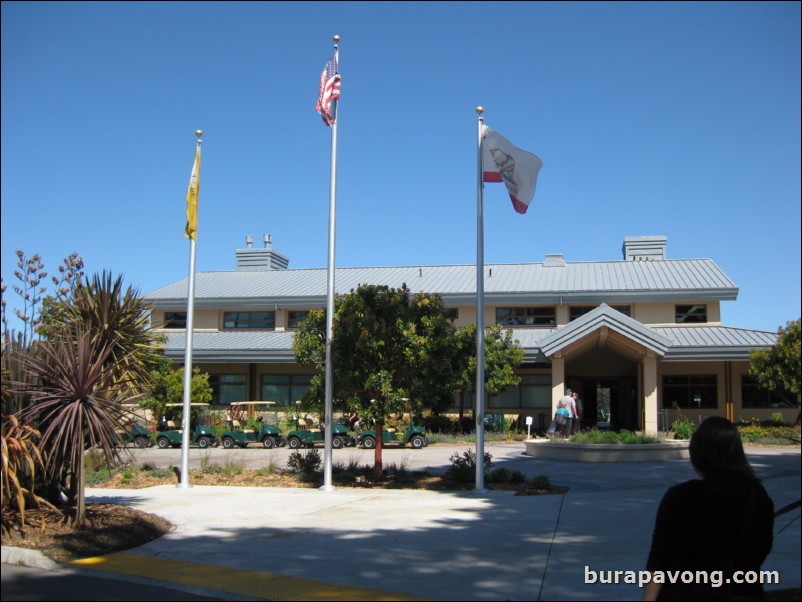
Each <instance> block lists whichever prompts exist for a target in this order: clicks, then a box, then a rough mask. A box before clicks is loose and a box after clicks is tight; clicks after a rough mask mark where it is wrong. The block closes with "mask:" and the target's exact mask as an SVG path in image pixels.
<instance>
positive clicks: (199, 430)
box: [156, 403, 219, 449]
mask: <svg viewBox="0 0 802 602" xmlns="http://www.w3.org/2000/svg"><path fill="white" fill-rule="evenodd" d="M189 405H190V406H191V407H192V408H198V410H199V411H198V420H199V422H200V418H201V417H202V415H203V409H204V408H208V407H209V404H208V403H191V404H189ZM167 407H168V408H183V407H184V404H183V403H168V404H167ZM160 428H161V429H162V430H159V431H157V432H156V445H158V446H159V448H160V449H167V448H168V447H181V443H182V441H183V437H184V431H183V430H181V427H180V426H178V425H177V424H176V423H175V421H173V420H167V421H165V422H164V423H163V424H162V426H161V427H160ZM189 443H190V445H193V444H194V445H197V446H198V447H200V448H203V449H205V448H207V447H212V446H214V447H217V445H219V441H218V440H217V437H216V436H215V434H214V431H213V430H212V427H211V426H209V425H208V424H204V425H202V424H197V425H195V429H194V430H192V431H190V433H189Z"/></svg>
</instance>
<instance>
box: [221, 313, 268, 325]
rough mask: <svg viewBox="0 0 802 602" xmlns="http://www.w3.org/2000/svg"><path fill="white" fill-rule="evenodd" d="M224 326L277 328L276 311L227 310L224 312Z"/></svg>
mask: <svg viewBox="0 0 802 602" xmlns="http://www.w3.org/2000/svg"><path fill="white" fill-rule="evenodd" d="M223 328H262V329H265V330H274V329H275V328H276V312H274V311H227V312H225V313H224V314H223Z"/></svg>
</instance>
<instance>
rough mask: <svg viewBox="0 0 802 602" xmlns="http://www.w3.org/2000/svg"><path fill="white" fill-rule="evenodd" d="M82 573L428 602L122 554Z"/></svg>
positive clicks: (86, 562)
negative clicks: (101, 572)
mask: <svg viewBox="0 0 802 602" xmlns="http://www.w3.org/2000/svg"><path fill="white" fill-rule="evenodd" d="M70 564H71V565H73V566H75V567H79V568H82V569H91V570H93V571H103V572H108V573H120V574H124V575H133V576H136V577H144V578H146V579H155V580H158V581H165V582H169V583H180V584H182V585H187V586H192V587H200V588H205V589H209V590H215V591H221V592H229V593H232V594H239V595H243V596H250V597H253V598H263V599H265V600H279V601H280V600H288V601H290V600H299V601H304V600H309V601H310V602H311V601H313V600H334V601H336V600H355V601H357V600H366V601H370V600H376V601H381V600H388V601H389V600H427V598H418V597H415V596H409V595H405V594H397V593H394V592H387V591H383V590H379V589H370V588H364V587H354V586H351V585H344V584H339V583H329V582H324V581H317V580H315V579H303V578H300V577H289V576H286V575H279V574H277V573H265V572H259V571H246V570H242V569H234V568H229V567H222V566H215V565H209V564H198V563H194V562H182V561H178V560H168V559H165V558H154V557H152V556H140V555H138V554H129V553H127V552H118V553H116V554H109V555H108V556H95V557H94V558H83V559H81V560H76V561H73V562H71V563H70Z"/></svg>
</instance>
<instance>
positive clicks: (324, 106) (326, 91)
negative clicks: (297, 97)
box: [315, 54, 340, 125]
mask: <svg viewBox="0 0 802 602" xmlns="http://www.w3.org/2000/svg"><path fill="white" fill-rule="evenodd" d="M338 98H340V72H339V69H338V68H337V55H336V54H335V55H334V56H332V57H331V59H330V60H329V62H328V63H326V66H325V67H324V68H323V73H321V74H320V92H319V94H318V100H317V105H316V106H315V111H317V112H318V113H320V116H321V117H322V118H323V123H325V124H326V125H331V124H333V123H334V119H335V117H336V115H333V114H332V113H331V101H332V100H337V99H338Z"/></svg>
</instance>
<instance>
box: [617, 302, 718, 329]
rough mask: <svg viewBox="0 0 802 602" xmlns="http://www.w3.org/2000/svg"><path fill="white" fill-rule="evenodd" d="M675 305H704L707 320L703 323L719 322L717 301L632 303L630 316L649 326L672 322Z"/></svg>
mask: <svg viewBox="0 0 802 602" xmlns="http://www.w3.org/2000/svg"><path fill="white" fill-rule="evenodd" d="M677 305H706V306H707V322H706V323H705V324H707V325H711V324H720V323H721V305H720V304H719V302H718V301H683V302H682V303H676V302H671V303H633V304H632V305H631V308H632V309H631V312H632V316H631V317H632V318H634V319H635V320H637V321H638V322H641V323H642V324H647V325H650V326H657V325H661V326H662V325H666V324H674V323H675V322H674V320H675V314H676V306H677Z"/></svg>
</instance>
